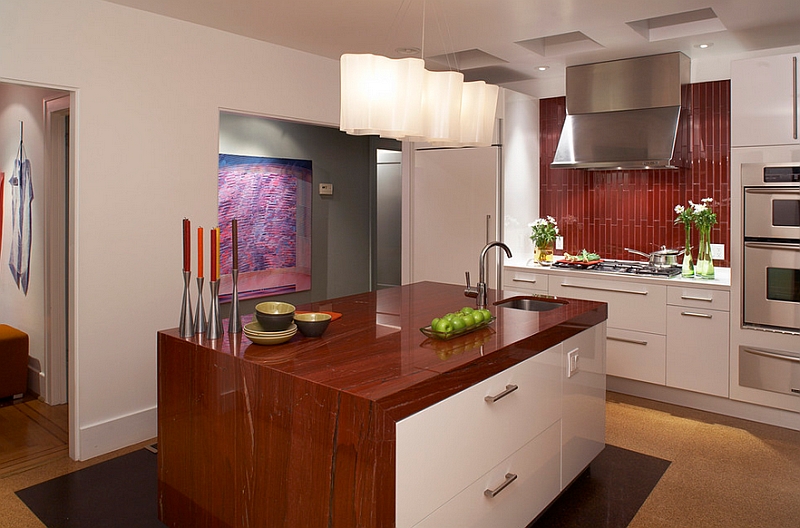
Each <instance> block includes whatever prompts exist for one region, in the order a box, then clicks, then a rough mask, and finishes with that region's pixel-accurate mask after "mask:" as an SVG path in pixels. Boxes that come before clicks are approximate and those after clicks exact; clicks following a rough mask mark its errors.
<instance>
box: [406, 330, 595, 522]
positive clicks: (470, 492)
mask: <svg viewBox="0 0 800 528" xmlns="http://www.w3.org/2000/svg"><path fill="white" fill-rule="evenodd" d="M604 336H605V323H603V324H599V325H596V326H594V327H592V328H590V329H587V330H585V331H583V332H581V333H579V334H577V335H576V336H573V337H572V338H570V339H567V340H566V341H564V342H563V343H561V344H559V345H556V346H554V347H552V348H549V349H548V350H545V351H544V352H541V353H539V354H538V355H536V356H534V357H532V358H530V359H528V360H526V361H524V362H522V363H520V364H518V365H516V366H514V367H512V368H509V369H507V370H505V371H503V372H501V373H499V374H496V375H495V376H492V377H491V378H489V379H487V380H484V381H483V382H481V383H478V384H476V385H474V386H472V387H470V388H468V389H466V390H464V391H461V392H460V393H458V394H455V395H453V396H451V397H449V398H447V399H445V400H443V401H441V402H439V403H437V404H435V405H432V406H431V407H428V408H427V409H424V410H423V411H420V412H418V413H416V414H414V415H412V416H409V417H408V418H406V419H404V420H402V421H400V422H398V423H397V426H396V439H397V443H396V458H395V459H396V490H395V493H396V521H397V527H398V528H410V527H413V526H419V527H422V526H425V527H447V526H453V527H456V526H457V527H459V528H466V527H472V526H474V527H486V526H492V527H524V526H526V525H527V524H528V523H530V522H531V521H532V520H533V519H534V518H535V517H536V516H537V515H538V514H539V513H540V512H541V511H542V510H543V509H544V508H545V507H546V506H547V505H548V504H549V503H550V502H551V501H552V500H553V499H555V498H556V496H557V495H558V494H559V493H560V491H561V490H562V489H563V486H565V485H566V484H568V483H569V482H570V481H571V480H572V479H574V477H575V476H576V475H577V474H578V473H580V471H583V469H585V468H586V466H588V464H589V462H591V461H592V460H593V459H594V457H595V456H597V454H598V453H600V451H601V450H602V449H603V447H604V445H605V346H604ZM570 353H571V354H573V355H575V356H576V357H578V369H577V370H575V371H573V372H572V373H571V374H570V372H569V364H568V357H567V356H568V354H570ZM565 470H566V472H567V473H566V474H565V473H564V471H565Z"/></svg>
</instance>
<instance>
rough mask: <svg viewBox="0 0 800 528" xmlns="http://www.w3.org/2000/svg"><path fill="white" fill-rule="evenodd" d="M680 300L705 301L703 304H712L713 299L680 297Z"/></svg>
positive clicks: (689, 296)
mask: <svg viewBox="0 0 800 528" xmlns="http://www.w3.org/2000/svg"><path fill="white" fill-rule="evenodd" d="M681 299H684V300H686V301H705V302H714V298H713V297H710V298H709V297H693V296H691V295H681Z"/></svg>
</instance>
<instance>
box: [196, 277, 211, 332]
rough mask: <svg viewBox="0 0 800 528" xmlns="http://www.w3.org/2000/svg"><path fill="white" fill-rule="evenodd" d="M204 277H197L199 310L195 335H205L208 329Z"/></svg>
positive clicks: (197, 311)
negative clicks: (204, 301) (204, 300)
mask: <svg viewBox="0 0 800 528" xmlns="http://www.w3.org/2000/svg"><path fill="white" fill-rule="evenodd" d="M204 280H205V279H203V277H197V308H196V310H195V312H194V333H195V334H205V333H206V330H207V329H208V324H207V323H206V308H205V306H203V282H204Z"/></svg>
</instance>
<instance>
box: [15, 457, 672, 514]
mask: <svg viewBox="0 0 800 528" xmlns="http://www.w3.org/2000/svg"><path fill="white" fill-rule="evenodd" d="M669 464H670V463H669V462H668V461H666V460H662V459H660V458H655V457H651V456H647V455H642V454H640V453H636V452H634V451H629V450H627V449H622V448H619V447H615V446H611V445H608V446H606V448H605V449H604V450H603V452H602V453H600V455H598V456H597V458H596V459H595V460H594V461H593V462H592V463H591V465H590V470H589V471H587V472H584V473H583V474H582V475H581V476H579V477H578V478H577V479H576V480H575V482H574V483H573V484H572V486H571V487H570V488H568V489H567V491H565V492H564V493H563V494H562V495H561V497H559V498H558V500H556V501H555V502H554V503H553V504H552V505H551V506H550V508H548V510H547V511H545V512H544V513H543V514H542V515H541V516H540V518H539V519H537V521H536V522H535V523H532V524H531V525H530V526H529V527H528V528H551V527H559V528H573V527H576V528H577V527H580V528H585V527H588V526H591V527H592V528H623V527H625V526H628V523H630V521H631V519H633V516H634V515H636V512H637V511H638V510H639V508H640V507H641V505H642V503H644V501H645V499H647V496H648V495H649V494H650V492H651V491H652V489H653V488H654V487H655V485H656V484H657V483H658V481H659V479H660V478H661V475H663V474H664V471H666V469H667V467H668V466H669ZM157 480H158V475H157V456H156V455H155V454H154V453H152V452H151V451H149V450H146V449H141V450H139V451H134V452H133V453H130V454H127V455H123V456H121V457H117V458H114V459H111V460H108V461H106V462H101V463H100V464H97V465H94V466H91V467H88V468H86V469H82V470H80V471H76V472H74V473H70V474H68V475H64V476H63V477H58V478H55V479H53V480H49V481H47V482H43V483H42V484H37V485H36V486H32V487H30V488H26V489H24V490H20V491H18V492H17V495H18V496H19V498H20V499H21V500H22V501H23V502H24V503H25V504H26V505H27V506H28V508H30V509H31V511H32V512H33V513H34V514H36V516H37V517H39V519H40V520H41V521H42V522H43V523H44V524H45V525H46V526H48V528H62V527H63V528H73V527H82V528H105V527H109V528H111V527H113V528H128V527H130V528H134V527H135V528H163V527H164V526H165V525H164V524H162V523H161V522H160V521H159V520H158V511H157V494H158V489H157V488H158V482H157Z"/></svg>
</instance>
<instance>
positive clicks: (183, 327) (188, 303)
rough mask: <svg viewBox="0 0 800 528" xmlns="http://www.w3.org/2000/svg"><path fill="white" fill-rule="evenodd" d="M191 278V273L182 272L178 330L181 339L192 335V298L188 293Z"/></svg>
mask: <svg viewBox="0 0 800 528" xmlns="http://www.w3.org/2000/svg"><path fill="white" fill-rule="evenodd" d="M191 277H192V272H191V271H184V272H183V302H182V303H181V322H180V323H179V324H178V330H179V331H180V334H181V337H191V336H193V335H194V321H192V298H191V295H190V293H189V281H190V279H191Z"/></svg>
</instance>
